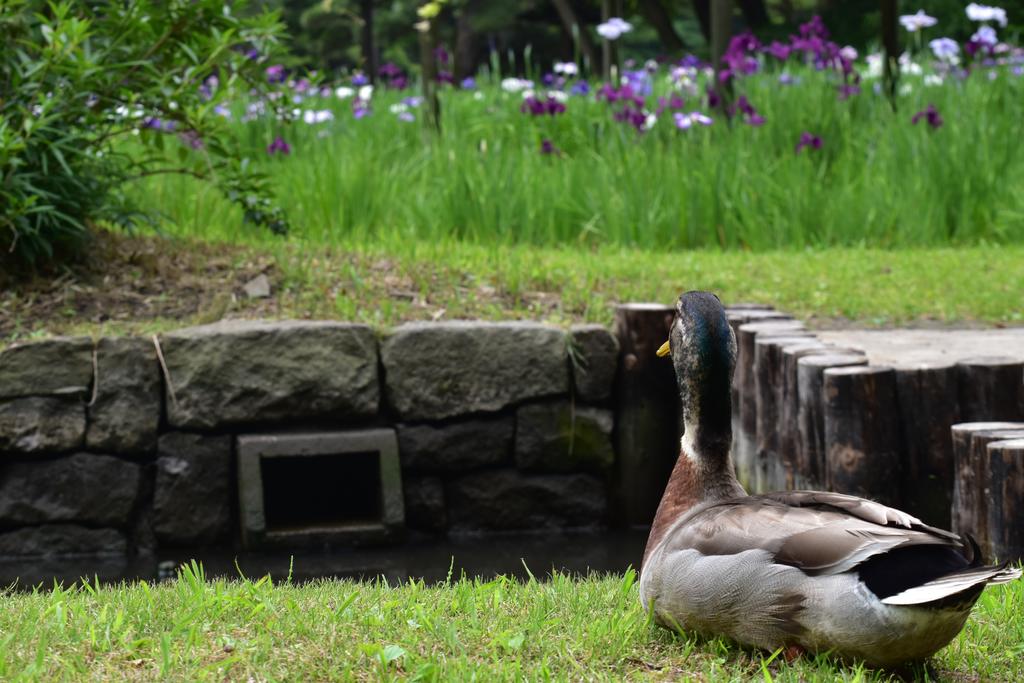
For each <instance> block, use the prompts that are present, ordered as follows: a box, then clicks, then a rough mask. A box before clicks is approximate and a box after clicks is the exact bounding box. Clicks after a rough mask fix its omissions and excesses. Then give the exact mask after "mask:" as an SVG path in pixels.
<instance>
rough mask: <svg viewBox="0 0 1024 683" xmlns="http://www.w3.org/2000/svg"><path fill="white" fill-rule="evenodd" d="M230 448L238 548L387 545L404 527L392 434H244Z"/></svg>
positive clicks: (368, 431) (399, 473)
mask: <svg viewBox="0 0 1024 683" xmlns="http://www.w3.org/2000/svg"><path fill="white" fill-rule="evenodd" d="M236 444H237V451H238V497H239V507H240V511H241V522H242V541H243V543H244V544H245V545H246V547H261V546H263V547H274V546H277V547H288V546H296V545H298V546H302V547H309V546H310V545H322V544H335V543H338V544H361V543H373V542H380V541H387V540H391V539H393V538H395V536H397V534H398V533H399V532H400V531H401V529H402V527H403V525H404V523H405V509H404V508H405V506H404V502H403V496H402V470H401V466H400V464H399V461H398V440H397V439H396V437H395V431H394V430H393V429H362V430H352V431H342V432H304V433H288V434H246V435H242V436H239V437H238V438H237V441H236Z"/></svg>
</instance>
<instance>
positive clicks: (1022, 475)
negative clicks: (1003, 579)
mask: <svg viewBox="0 0 1024 683" xmlns="http://www.w3.org/2000/svg"><path fill="white" fill-rule="evenodd" d="M986 449H987V451H988V452H987V455H988V463H989V465H988V472H989V479H988V482H987V486H986V488H987V489H988V490H989V491H990V492H991V497H990V498H989V503H990V504H989V506H988V520H987V524H986V525H985V526H986V527H987V529H988V534H989V543H990V549H991V554H992V555H993V556H994V557H995V559H996V560H997V561H999V562H1006V561H1010V562H1013V561H1017V562H1020V561H1021V560H1024V439H1012V440H1008V441H994V442H992V443H990V444H988V446H987V447H986Z"/></svg>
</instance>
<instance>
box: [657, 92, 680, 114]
mask: <svg viewBox="0 0 1024 683" xmlns="http://www.w3.org/2000/svg"><path fill="white" fill-rule="evenodd" d="M684 106H686V102H685V101H684V100H683V98H682V97H680V96H679V95H672V97H659V98H658V108H657V110H656V111H655V115H657V116H661V115H662V114H663V113H664V111H665V110H666V109H682V108H683V107H684Z"/></svg>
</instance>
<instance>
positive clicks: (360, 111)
mask: <svg viewBox="0 0 1024 683" xmlns="http://www.w3.org/2000/svg"><path fill="white" fill-rule="evenodd" d="M369 115H370V103H369V102H368V101H366V100H363V99H360V98H358V97H357V98H355V99H354V100H352V116H353V118H356V119H361V118H364V117H366V116H369Z"/></svg>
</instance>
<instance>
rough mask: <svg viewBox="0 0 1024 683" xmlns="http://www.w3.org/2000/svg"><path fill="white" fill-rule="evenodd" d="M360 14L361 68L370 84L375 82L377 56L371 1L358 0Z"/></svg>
mask: <svg viewBox="0 0 1024 683" xmlns="http://www.w3.org/2000/svg"><path fill="white" fill-rule="evenodd" d="M359 6H360V14H361V15H362V20H363V27H362V32H361V33H362V36H361V38H362V41H361V42H362V51H363V68H364V69H366V75H367V77H369V79H370V83H376V82H377V55H376V52H375V50H376V48H375V47H374V44H373V42H374V41H373V0H359Z"/></svg>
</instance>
